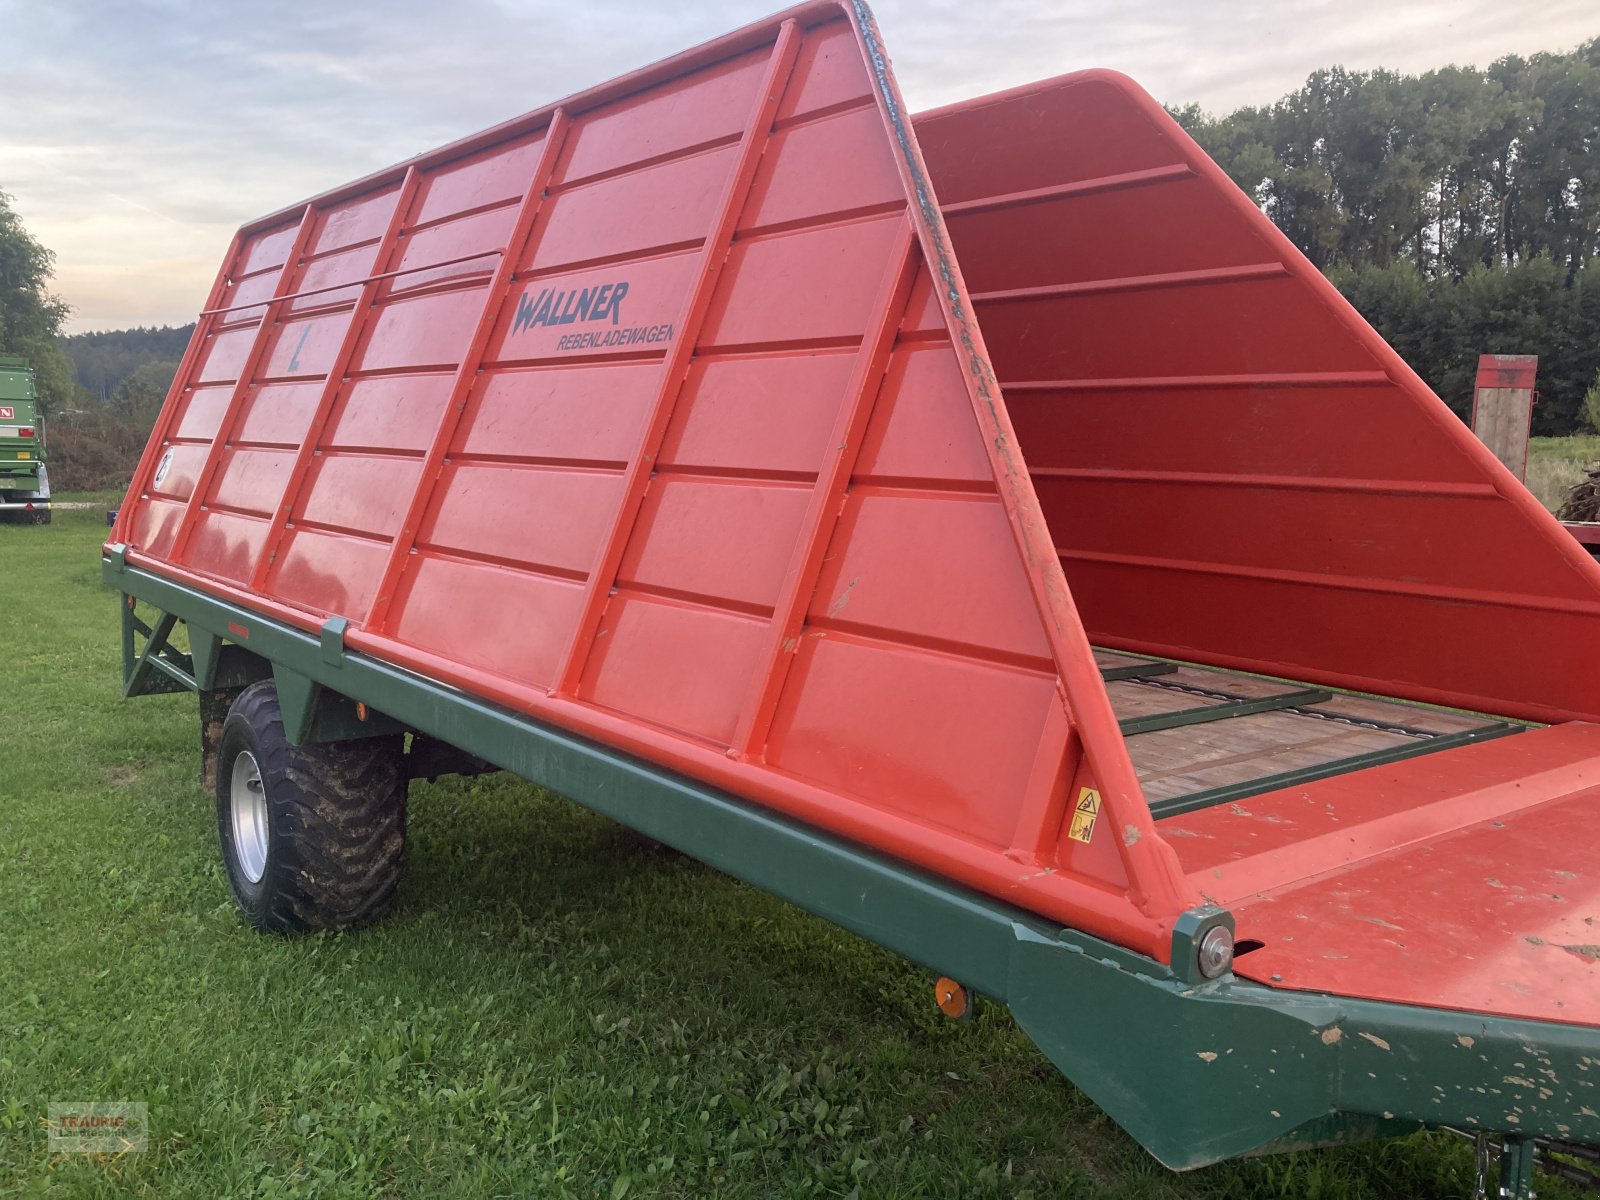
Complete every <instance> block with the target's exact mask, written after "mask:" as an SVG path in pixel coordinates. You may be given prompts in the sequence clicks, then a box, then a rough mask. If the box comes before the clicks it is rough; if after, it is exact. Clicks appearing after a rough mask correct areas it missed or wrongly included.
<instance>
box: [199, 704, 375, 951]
mask: <svg viewBox="0 0 1600 1200" xmlns="http://www.w3.org/2000/svg"><path fill="white" fill-rule="evenodd" d="M403 752H404V745H403V741H402V737H401V735H399V734H395V735H393V736H388V737H374V738H361V739H358V740H354V741H347V742H331V743H326V744H321V745H311V744H308V745H304V746H295V745H291V744H290V742H289V739H288V737H287V736H286V735H285V733H284V729H283V717H282V714H281V712H280V710H279V708H278V693H277V689H276V688H275V687H274V686H273V684H272V683H271V681H263V682H261V683H257V684H253V685H251V686H250V687H248V688H246V689H245V690H244V691H243V692H241V693H240V694H239V697H238V699H236V700H235V701H234V702H233V707H232V708H230V709H229V710H228V718H227V720H226V721H225V722H224V724H223V727H222V738H221V742H220V745H219V747H218V761H217V793H216V795H217V832H218V835H219V838H220V840H221V843H222V861H223V867H224V869H225V871H226V872H227V875H228V882H229V885H230V886H231V887H232V889H233V896H234V899H235V900H236V901H237V902H238V905H239V908H240V909H241V910H242V911H243V913H244V915H245V918H246V919H247V920H248V921H249V922H250V924H252V925H254V926H255V927H256V928H257V929H261V930H265V931H268V932H272V933H306V932H310V931H312V930H318V929H347V928H354V927H358V926H361V925H368V924H371V923H372V922H373V921H376V920H378V919H379V918H381V917H382V916H383V915H384V914H385V913H387V912H388V911H389V908H390V907H391V906H392V905H393V903H394V896H395V890H396V888H397V887H398V885H399V882H400V865H401V860H402V858H403V856H404V853H405V820H406V783H407V779H406V773H405V769H404V762H403Z"/></svg>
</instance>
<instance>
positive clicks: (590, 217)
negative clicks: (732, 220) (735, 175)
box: [538, 146, 736, 268]
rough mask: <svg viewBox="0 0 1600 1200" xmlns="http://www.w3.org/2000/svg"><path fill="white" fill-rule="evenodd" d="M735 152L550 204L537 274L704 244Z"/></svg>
mask: <svg viewBox="0 0 1600 1200" xmlns="http://www.w3.org/2000/svg"><path fill="white" fill-rule="evenodd" d="M735 150H736V147H733V146H722V147H719V148H717V149H715V150H708V151H706V152H705V153H702V154H696V155H692V156H690V157H688V158H674V159H669V160H667V161H666V162H663V163H658V164H657V165H655V166H653V167H645V168H644V169H642V170H638V171H630V172H629V173H627V174H626V175H617V176H612V177H610V178H607V179H602V180H600V181H599V182H596V183H589V184H583V185H580V186H578V187H575V188H572V189H570V190H566V191H562V192H560V193H559V194H557V195H555V196H553V197H552V198H551V200H550V205H549V209H548V215H547V216H546V217H545V220H544V226H543V230H542V233H541V236H540V239H539V259H538V262H539V266H540V267H541V268H544V267H553V266H560V265H563V264H566V263H578V262H585V261H588V260H591V259H596V258H616V257H618V256H621V255H628V256H633V255H637V254H641V253H643V252H645V251H647V250H651V249H655V248H657V247H662V246H678V245H682V244H684V243H687V242H693V241H697V240H699V239H701V238H703V237H705V236H706V233H707V231H708V230H710V228H711V221H712V218H713V217H714V216H715V214H716V204H717V199H718V197H719V196H720V195H721V194H722V189H723V188H724V187H725V186H726V183H727V179H728V176H729V175H730V174H731V173H732V171H733V167H734V159H735Z"/></svg>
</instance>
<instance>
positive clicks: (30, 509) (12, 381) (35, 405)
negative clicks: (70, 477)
mask: <svg viewBox="0 0 1600 1200" xmlns="http://www.w3.org/2000/svg"><path fill="white" fill-rule="evenodd" d="M0 520H3V521H10V522H13V523H15V522H19V521H20V522H22V523H24V524H31V525H48V524H49V523H50V475H49V472H48V470H47V468H46V467H45V451H44V421H43V419H42V418H41V417H40V415H39V388H38V384H37V382H36V381H35V380H34V376H33V368H32V367H30V366H29V365H28V360H27V359H25V358H20V357H18V356H17V355H15V354H0Z"/></svg>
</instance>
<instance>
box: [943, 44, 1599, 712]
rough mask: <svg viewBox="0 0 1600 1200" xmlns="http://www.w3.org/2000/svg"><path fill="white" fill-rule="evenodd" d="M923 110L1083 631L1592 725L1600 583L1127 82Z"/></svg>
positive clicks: (1076, 78) (1022, 91)
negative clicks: (1079, 609) (1052, 231)
mask: <svg viewBox="0 0 1600 1200" xmlns="http://www.w3.org/2000/svg"><path fill="white" fill-rule="evenodd" d="M916 124H917V132H918V137H919V140H920V141H921V143H922V145H923V146H924V148H925V150H926V153H927V155H928V161H929V165H930V170H931V172H932V175H933V179H934V182H935V184H936V186H937V188H938V192H939V197H940V200H941V202H942V203H943V204H944V206H945V208H946V210H947V212H948V213H949V220H950V225H951V233H952V237H953V238H954V241H955V246H956V249H957V250H958V251H959V252H960V254H961V256H962V259H963V262H964V264H965V266H966V267H967V271H968V281H969V284H970V285H971V286H972V287H973V289H974V291H975V293H976V295H975V298H974V299H975V303H976V305H977V308H978V312H979V315H980V318H981V324H982V327H983V332H984V336H985V339H986V344H987V346H988V347H989V349H990V351H991V352H992V355H993V361H994V365H995V369H996V372H997V375H998V378H999V380H1000V381H1001V386H1002V388H1003V389H1004V391H1005V393H1006V397H1007V401H1008V408H1010V409H1011V410H1012V411H1013V413H1014V415H1015V420H1016V423H1017V429H1018V433H1019V435H1020V436H1021V439H1022V441H1021V449H1022V453H1023V455H1024V457H1025V459H1026V460H1027V465H1028V468H1029V470H1030V471H1031V473H1032V475H1033V480H1034V485H1035V487H1036V489H1037V491H1038V494H1039V499H1040V501H1041V503H1042V505H1043V511H1044V516H1045V519H1046V521H1047V522H1048V524H1049V526H1050V528H1051V531H1052V540H1053V541H1054V542H1055V544H1056V547H1057V548H1058V550H1060V551H1061V552H1062V554H1063V557H1064V564H1065V567H1066V577H1067V579H1068V581H1069V583H1070V585H1071V586H1072V588H1073V593H1074V596H1075V597H1076V598H1077V600H1078V602H1079V604H1080V605H1081V606H1082V610H1083V612H1084V616H1085V621H1086V623H1087V625H1088V627H1089V630H1090V632H1091V634H1092V636H1093V637H1094V639H1095V640H1096V641H1097V642H1099V643H1102V644H1105V645H1110V646H1116V647H1119V648H1124V649H1131V650H1140V651H1145V652H1149V653H1155V654H1170V655H1173V656H1175V657H1181V658H1188V659H1192V660H1196V661H1200V662H1207V663H1213V664H1216V665H1219V666H1237V667H1243V668H1246V669H1253V670H1259V671H1266V672H1270V673H1274V674H1279V675H1285V676H1291V677H1293V678H1297V679H1303V680H1308V681H1312V682H1326V683H1332V684H1335V685H1337V686H1345V687H1351V688H1355V689H1359V690H1363V691H1372V692H1379V693H1382V694H1385V695H1393V696H1400V697H1406V698H1411V699H1418V700H1434V701H1439V702H1443V703H1449V704H1453V705H1459V706H1462V707H1468V708H1473V709H1478V710H1481V711H1489V712H1496V713H1502V714H1506V715H1511V716H1519V717H1525V718H1529V719H1533V720H1562V719H1575V718H1576V719H1590V718H1596V717H1600V690H1597V689H1596V688H1595V686H1594V672H1593V670H1592V664H1593V663H1595V662H1596V661H1600V623H1597V622H1596V621H1595V620H1594V617H1595V616H1596V615H1597V614H1600V609H1597V608H1596V607H1595V606H1596V605H1600V567H1597V566H1596V564H1595V563H1594V562H1593V561H1592V560H1591V559H1590V557H1589V556H1588V555H1587V554H1585V553H1584V552H1583V551H1581V550H1580V549H1579V548H1578V547H1577V546H1575V545H1574V544H1573V543H1572V541H1571V539H1570V538H1567V537H1566V536H1564V535H1563V534H1562V532H1561V530H1560V527H1559V526H1558V525H1557V524H1556V523H1555V521H1554V520H1553V519H1552V518H1551V517H1550V515H1549V514H1548V513H1547V512H1545V511H1544V509H1543V508H1542V507H1541V506H1540V505H1539V504H1538V502H1537V501H1535V500H1534V499H1533V498H1532V497H1531V496H1530V495H1529V494H1528V492H1527V491H1526V489H1525V488H1524V487H1523V486H1522V485H1521V484H1520V483H1519V482H1518V481H1517V480H1515V479H1514V478H1513V477H1512V476H1511V475H1510V474H1509V473H1508V472H1507V471H1506V470H1505V469H1504V468H1502V467H1501V466H1500V465H1499V464H1498V463H1497V462H1495V461H1494V459H1493V456H1492V455H1491V454H1490V453H1489V452H1488V451H1487V450H1485V449H1484V447H1483V446H1481V445H1480V444H1479V443H1478V442H1477V441H1476V439H1474V438H1473V437H1472V436H1471V434H1470V433H1468V432H1467V430H1466V428H1465V427H1464V426H1463V425H1462V424H1461V423H1460V422H1459V421H1458V420H1457V419H1456V418H1455V417H1454V416H1453V415H1451V414H1450V412H1449V411H1448V410H1447V409H1446V408H1445V407H1444V405H1443V404H1442V403H1441V402H1440V401H1439V400H1438V399H1437V397H1435V396H1434V395H1433V394H1432V393H1431V392H1429V391H1428V390H1427V388H1426V386H1425V385H1424V384H1423V383H1422V382H1421V381H1420V380H1419V379H1417V377H1416V376H1415V374H1413V373H1412V372H1411V371H1410V370H1409V369H1408V368H1407V367H1406V366H1405V364H1404V363H1402V362H1401V361H1400V360H1399V358H1398V357H1396V355H1395V354H1394V352H1393V351H1392V350H1391V349H1390V348H1389V347H1388V346H1387V345H1385V344H1384V343H1383V341H1382V340H1381V339H1380V338H1379V337H1378V336H1377V335H1376V334H1375V333H1374V332H1373V331H1372V329H1371V328H1370V327H1369V326H1367V324H1366V323H1365V322H1364V321H1362V320H1361V318H1360V317H1359V316H1358V315H1357V314H1356V313H1355V312H1354V310H1353V309H1351V308H1350V306H1349V305H1348V304H1347V303H1346V302H1345V301H1344V300H1343V299H1342V298H1341V297H1340V296H1339V295H1338V293H1337V292H1336V291H1335V290H1334V289H1333V288H1332V287H1331V285H1329V284H1328V283H1327V281H1326V280H1325V279H1323V278H1322V276H1321V275H1320V274H1319V273H1318V272H1317V271H1316V270H1315V269H1314V268H1313V267H1312V266H1311V265H1310V263H1308V262H1307V261H1306V260H1305V258H1304V257H1303V256H1302V255H1301V254H1300V253H1299V252H1298V251H1296V250H1295V249H1294V248H1293V247H1292V246H1291V245H1290V244H1289V242H1288V241H1287V239H1285V238H1284V237H1283V236H1282V235H1281V234H1280V233H1279V232H1278V231H1277V230H1276V229H1275V228H1273V226H1272V224H1271V223H1270V222H1269V221H1268V220H1267V219H1266V218H1265V217H1264V216H1263V215H1262V214H1261V212H1260V211H1259V210H1258V209H1257V208H1256V207H1255V205H1254V204H1253V203H1252V202H1251V201H1250V200H1249V198H1248V197H1246V196H1245V195H1244V194H1243V193H1241V192H1240V191H1239V190H1238V189H1237V188H1236V187H1235V186H1234V185H1233V184H1232V183H1231V182H1230V181H1229V180H1228V179H1227V178H1226V176H1225V175H1223V173H1222V172H1221V170H1220V169H1219V168H1218V167H1217V166H1216V164H1214V163H1212V162H1211V161H1210V160H1209V159H1207V158H1206V157H1205V155H1204V154H1203V153H1202V152H1201V151H1200V150H1199V148H1198V147H1197V146H1195V144H1194V143H1193V142H1192V141H1191V140H1190V139H1189V138H1188V137H1187V135H1185V134H1184V133H1183V132H1182V130H1180V129H1179V128H1178V126H1177V125H1176V124H1175V123H1174V122H1173V121H1172V119H1171V118H1170V117H1169V116H1168V115H1167V114H1166V113H1165V112H1164V111H1163V110H1162V109H1161V108H1160V106H1159V105H1157V104H1155V103H1154V101H1152V100H1151V99H1150V98H1149V97H1148V96H1146V95H1145V94H1144V93H1143V92H1142V91H1140V90H1139V88H1138V87H1137V86H1136V85H1134V84H1132V83H1131V82H1130V81H1128V80H1126V79H1124V78H1122V77H1121V76H1117V75H1114V74H1111V73H1109V72H1085V73H1083V74H1079V75H1072V76H1066V77H1064V78H1061V79H1057V80H1052V81H1049V82H1046V83H1041V84H1036V85H1031V86H1029V87H1026V88H1019V89H1017V90H1015V91H1013V92H1008V93H1004V94H1002V95H999V96H992V97H985V98H983V99H982V100H980V101H972V102H968V103H965V104H960V105H955V106H952V107H950V108H947V109H942V110H940V111H938V112H934V113H928V114H923V115H922V116H920V117H919V118H917V122H916ZM1050 228H1056V229H1059V230H1062V231H1064V232H1065V233H1066V234H1067V235H1066V236H1048V234H1047V232H1046V231H1047V230H1048V229H1050ZM1073 232H1076V233H1078V234H1079V236H1071V234H1072V233H1073ZM1044 331H1056V332H1054V333H1046V332H1044Z"/></svg>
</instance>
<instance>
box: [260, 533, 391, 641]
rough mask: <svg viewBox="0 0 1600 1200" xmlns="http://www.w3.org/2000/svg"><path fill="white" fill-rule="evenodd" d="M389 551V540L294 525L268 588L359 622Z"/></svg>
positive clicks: (331, 614) (329, 612)
mask: <svg viewBox="0 0 1600 1200" xmlns="http://www.w3.org/2000/svg"><path fill="white" fill-rule="evenodd" d="M387 550H388V547H387V546H386V545H385V544H384V543H382V542H374V541H369V540H367V539H366V538H359V537H347V536H343V535H340V534H337V533H332V532H329V531H327V530H321V529H306V528H300V529H293V530H290V531H289V532H288V534H287V535H286V537H285V539H284V542H283V545H282V546H281V547H280V548H279V551H278V558H277V561H276V562H274V564H273V568H272V571H271V573H270V574H269V575H268V577H267V586H268V588H269V589H270V590H271V591H272V592H273V593H276V594H287V595H292V596H295V597H296V598H297V599H299V601H300V602H301V603H302V604H305V605H306V606H307V607H309V608H314V609H316V610H317V611H318V612H324V613H328V614H329V615H330V616H339V617H347V618H350V619H351V620H355V619H358V618H359V617H360V616H361V615H362V614H363V613H365V612H366V611H367V605H368V604H370V603H371V602H372V589H373V588H374V587H375V586H376V585H377V580H378V575H379V573H380V572H381V571H382V570H383V560H384V555H385V553H386V552H387Z"/></svg>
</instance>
